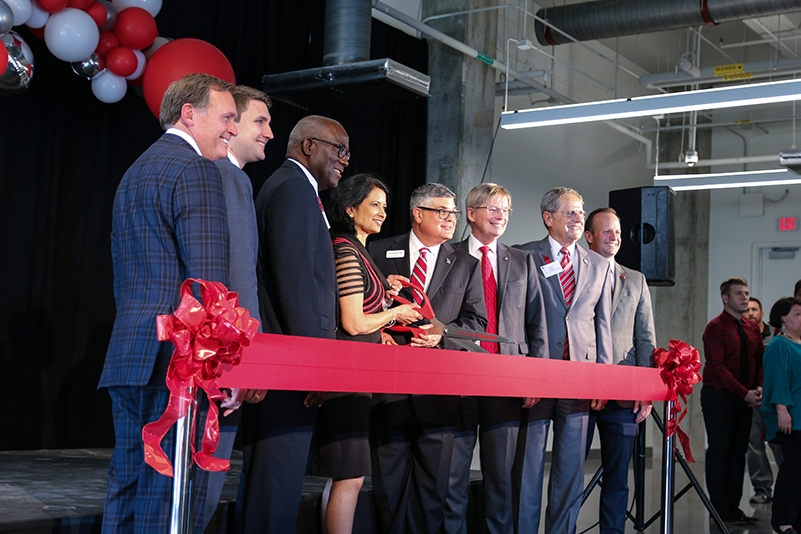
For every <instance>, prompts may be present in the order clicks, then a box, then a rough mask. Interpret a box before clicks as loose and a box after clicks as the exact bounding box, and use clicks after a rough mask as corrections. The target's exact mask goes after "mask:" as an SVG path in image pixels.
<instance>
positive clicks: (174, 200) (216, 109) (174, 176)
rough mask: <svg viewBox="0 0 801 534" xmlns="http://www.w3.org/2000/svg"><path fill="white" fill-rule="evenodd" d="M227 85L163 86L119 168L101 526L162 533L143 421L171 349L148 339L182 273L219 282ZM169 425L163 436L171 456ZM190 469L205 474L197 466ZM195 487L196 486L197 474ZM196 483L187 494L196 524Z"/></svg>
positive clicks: (164, 394) (228, 131)
mask: <svg viewBox="0 0 801 534" xmlns="http://www.w3.org/2000/svg"><path fill="white" fill-rule="evenodd" d="M232 90H233V86H232V85H231V84H229V83H227V82H224V81H222V80H219V79H217V78H214V77H213V76H209V75H206V74H190V75H188V76H186V77H184V78H182V79H181V80H178V81H177V82H174V83H173V84H171V85H170V87H169V88H168V89H167V91H166V93H165V94H164V99H163V100H162V103H161V110H160V116H159V121H160V123H161V126H162V128H163V129H164V130H166V133H165V134H164V135H162V136H161V138H160V139H159V140H158V141H156V142H155V143H154V144H153V145H152V146H151V147H150V148H149V149H147V151H145V153H144V154H142V156H140V157H139V159H137V160H136V162H134V164H133V165H132V166H131V167H130V168H129V169H128V171H127V172H126V173H125V176H123V178H122V181H121V182H120V185H119V187H118V188H117V194H116V197H115V199H114V210H113V218H112V233H111V254H112V259H113V264H114V295H115V298H116V301H117V316H116V319H115V321H114V330H113V331H112V334H111V341H110V343H109V348H108V352H107V354H106V361H105V365H104V367H103V374H102V376H101V377H100V383H99V386H98V387H101V388H108V391H109V395H110V396H111V400H112V409H113V418H114V433H115V438H116V443H115V447H114V453H113V455H112V458H111V466H110V467H109V474H108V494H107V496H106V504H105V509H104V514H103V532H104V533H107V532H166V531H167V529H168V526H169V516H170V491H171V487H172V478H169V477H165V476H163V475H160V474H158V473H157V472H156V471H155V470H154V469H153V468H151V467H150V466H148V465H146V464H145V463H144V458H143V445H142V427H143V426H144V425H145V424H147V423H150V422H152V421H155V420H156V419H158V418H159V417H160V416H161V414H162V413H163V412H164V410H165V409H166V407H167V401H168V399H169V395H170V393H169V390H168V389H167V386H166V385H165V378H166V373H167V367H168V365H169V361H170V357H171V355H172V350H173V347H172V345H171V344H170V343H169V342H160V341H158V339H157V337H156V317H157V316H158V315H163V314H172V313H173V312H174V311H175V309H176V308H177V307H178V304H179V302H180V287H181V283H182V282H183V281H184V280H185V279H187V278H200V279H204V280H210V281H217V282H222V283H223V284H226V285H227V284H228V256H229V245H228V225H227V222H226V220H227V218H226V217H227V214H226V208H225V197H224V195H223V188H222V182H221V179H220V173H219V171H218V170H217V167H216V166H215V165H214V163H213V161H214V160H217V159H220V158H224V157H226V154H227V146H228V140H229V139H230V138H231V137H232V136H235V135H236V134H237V128H236V125H235V123H234V118H235V117H236V107H235V105H234V99H233V97H232V95H231V91H232ZM174 443H175V432H174V430H173V431H171V432H169V433H168V434H167V436H165V438H164V440H162V447H163V449H164V450H165V451H166V452H167V453H168V454H171V453H172V451H173V450H174ZM197 475H198V477H201V478H202V477H205V475H206V472H205V471H202V470H198V472H197ZM195 486H196V488H200V489H203V488H205V481H202V480H199V481H198V482H197V483H196V484H195ZM200 493H205V491H199V492H197V493H196V494H195V495H194V498H195V502H196V503H198V504H196V505H195V506H194V511H195V521H194V522H195V525H196V531H200V532H202V528H201V527H200V525H201V523H202V522H201V521H199V520H198V519H199V517H200V516H201V515H202V512H203V506H202V504H201V503H202V499H203V498H204V495H200Z"/></svg>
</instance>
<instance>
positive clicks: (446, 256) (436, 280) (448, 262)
mask: <svg viewBox="0 0 801 534" xmlns="http://www.w3.org/2000/svg"><path fill="white" fill-rule="evenodd" d="M455 261H456V249H455V248H454V247H453V245H451V244H450V243H443V244H442V245H441V246H440V247H439V254H437V263H436V264H435V265H434V272H433V273H432V274H431V282H430V283H429V284H428V291H427V292H426V294H427V295H428V298H429V299H431V298H433V297H434V294H435V293H436V292H437V290H438V289H439V288H440V286H441V285H442V282H444V281H445V278H446V277H447V276H448V273H449V272H450V270H451V267H453V264H454V263H455Z"/></svg>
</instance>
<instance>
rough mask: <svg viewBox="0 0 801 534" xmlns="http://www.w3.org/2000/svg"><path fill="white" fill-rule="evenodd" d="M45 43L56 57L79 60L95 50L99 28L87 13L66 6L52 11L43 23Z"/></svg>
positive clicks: (63, 59) (72, 60) (65, 59)
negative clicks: (57, 10) (56, 11)
mask: <svg viewBox="0 0 801 534" xmlns="http://www.w3.org/2000/svg"><path fill="white" fill-rule="evenodd" d="M44 37H45V44H46V45H47V48H48V50H50V52H52V53H53V55H54V56H56V57H57V58H58V59H60V60H62V61H68V62H70V63H72V62H74V61H81V60H82V59H85V58H87V57H89V54H91V53H92V52H94V51H95V48H97V43H98V42H99V41H100V30H98V29H97V24H95V21H94V19H92V17H90V16H89V14H88V13H85V12H83V11H81V10H80V9H75V8H74V7H68V8H66V9H63V10H61V11H59V12H58V13H53V14H52V15H51V16H50V19H49V20H48V21H47V24H46V25H45V31H44Z"/></svg>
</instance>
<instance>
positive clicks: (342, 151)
mask: <svg viewBox="0 0 801 534" xmlns="http://www.w3.org/2000/svg"><path fill="white" fill-rule="evenodd" d="M309 139H311V140H312V141H320V142H321V143H325V144H327V145H331V146H332V147H334V148H336V149H337V157H338V158H339V159H342V158H345V159H347V160H348V161H350V150H348V147H346V146H345V145H340V144H339V143H332V142H331V141H326V140H325V139H317V138H316V137H309Z"/></svg>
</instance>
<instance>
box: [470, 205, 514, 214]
mask: <svg viewBox="0 0 801 534" xmlns="http://www.w3.org/2000/svg"><path fill="white" fill-rule="evenodd" d="M473 209H474V210H487V214H489V215H490V216H492V217H495V216H496V215H499V214H501V213H502V214H503V216H504V217H510V216H511V215H512V208H496V207H495V206H476V207H475V208H473Z"/></svg>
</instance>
